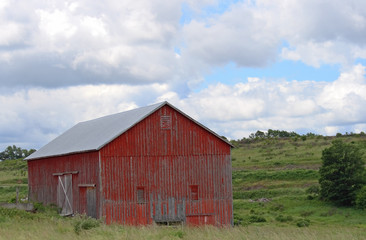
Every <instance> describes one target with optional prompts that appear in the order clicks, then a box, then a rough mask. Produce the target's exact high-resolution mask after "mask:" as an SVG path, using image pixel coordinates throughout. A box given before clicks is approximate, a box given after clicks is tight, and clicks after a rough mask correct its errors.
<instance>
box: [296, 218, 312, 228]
mask: <svg viewBox="0 0 366 240" xmlns="http://www.w3.org/2000/svg"><path fill="white" fill-rule="evenodd" d="M309 225H310V220H309V219H306V218H302V219H299V220H297V221H296V226H298V227H309Z"/></svg>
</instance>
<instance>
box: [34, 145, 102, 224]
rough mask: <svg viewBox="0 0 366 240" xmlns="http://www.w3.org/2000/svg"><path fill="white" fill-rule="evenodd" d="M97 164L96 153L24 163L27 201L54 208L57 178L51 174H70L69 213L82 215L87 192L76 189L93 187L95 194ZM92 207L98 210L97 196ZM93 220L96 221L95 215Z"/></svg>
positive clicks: (83, 189)
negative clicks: (70, 203) (70, 204)
mask: <svg viewBox="0 0 366 240" xmlns="http://www.w3.org/2000/svg"><path fill="white" fill-rule="evenodd" d="M98 161H99V155H98V152H88V153H80V154H72V155H66V156H60V157H51V158H44V159H39V160H30V161H28V185H29V195H30V199H31V200H32V201H38V202H43V203H44V204H50V203H53V204H57V185H58V176H55V175H54V173H66V172H74V174H72V196H73V201H72V206H73V211H74V213H76V212H78V213H83V212H84V211H86V209H87V206H86V204H87V203H86V195H85V196H84V195H83V194H87V191H86V190H85V188H80V187H79V184H96V190H97V192H99V190H98V189H99V181H98V179H99V178H98V174H99V167H98ZM75 172H77V173H75ZM96 205H97V206H99V196H98V195H97V196H96ZM97 209H98V208H97ZM97 217H99V213H98V212H97Z"/></svg>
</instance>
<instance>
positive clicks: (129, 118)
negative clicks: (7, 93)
mask: <svg viewBox="0 0 366 240" xmlns="http://www.w3.org/2000/svg"><path fill="white" fill-rule="evenodd" d="M165 104H166V102H162V103H157V104H154V105H150V106H147V107H142V108H137V109H134V110H130V111H126V112H121V113H116V114H112V115H108V116H105V117H101V118H97V119H94V120H90V121H85V122H80V123H78V124H76V125H75V126H73V127H72V128H70V129H69V130H67V131H66V132H65V133H63V134H62V135H60V136H58V137H57V138H55V139H54V140H52V141H51V142H50V143H48V144H47V145H45V146H44V147H42V148H41V149H39V150H38V151H36V152H34V153H33V154H31V155H30V156H28V157H27V158H26V159H25V160H31V159H36V158H43V157H49V156H59V155H65V154H69V153H78V152H86V151H93V150H99V149H101V148H102V147H103V146H104V145H106V144H108V143H109V142H111V141H112V140H113V139H115V138H116V137H118V136H119V135H121V134H122V133H124V132H125V131H127V130H128V129H130V128H131V127H132V126H134V125H135V124H136V123H138V122H140V121H141V120H142V119H144V118H145V117H147V116H148V115H150V114H151V113H152V112H154V111H155V110H157V109H159V108H160V107H162V106H163V105H165Z"/></svg>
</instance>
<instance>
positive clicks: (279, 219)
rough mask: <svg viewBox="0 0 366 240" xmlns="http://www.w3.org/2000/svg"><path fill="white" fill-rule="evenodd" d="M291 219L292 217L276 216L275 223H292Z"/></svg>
mask: <svg viewBox="0 0 366 240" xmlns="http://www.w3.org/2000/svg"><path fill="white" fill-rule="evenodd" d="M293 220H294V219H293V217H292V216H283V215H278V216H277V217H276V221H278V222H291V221H293Z"/></svg>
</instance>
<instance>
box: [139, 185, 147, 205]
mask: <svg viewBox="0 0 366 240" xmlns="http://www.w3.org/2000/svg"><path fill="white" fill-rule="evenodd" d="M137 203H145V188H144V187H137Z"/></svg>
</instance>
